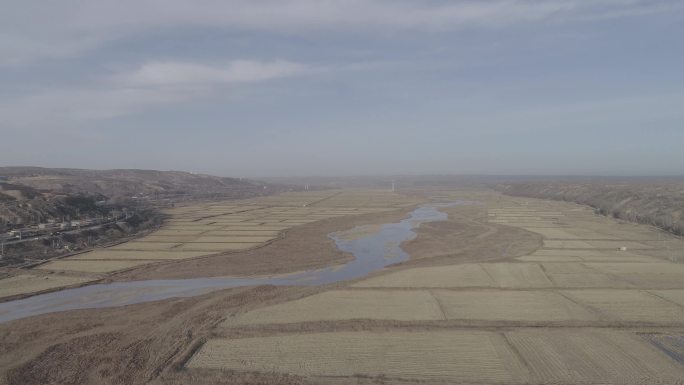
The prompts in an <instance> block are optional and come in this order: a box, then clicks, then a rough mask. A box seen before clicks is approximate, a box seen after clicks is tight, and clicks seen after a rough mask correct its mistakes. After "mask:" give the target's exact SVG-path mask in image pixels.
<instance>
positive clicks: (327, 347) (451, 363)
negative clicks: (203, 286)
mask: <svg viewBox="0 0 684 385" xmlns="http://www.w3.org/2000/svg"><path fill="white" fill-rule="evenodd" d="M187 366H188V367H189V368H208V369H229V370H239V371H262V372H278V373H291V374H297V375H313V376H354V375H364V376H386V377H389V378H408V379H433V380H436V379H443V380H447V381H473V380H477V381H484V382H496V383H510V382H522V381H524V380H525V379H526V377H527V373H526V370H525V369H524V366H523V365H522V363H521V362H520V361H519V360H518V359H517V358H516V357H515V355H514V354H513V353H512V352H511V351H510V350H509V348H508V346H507V345H506V342H505V341H504V340H503V338H502V337H501V335H499V334H497V333H491V332H480V331H435V332H376V333H373V332H336V333H313V334H299V335H286V336H276V337H261V338H243V339H233V340H229V339H214V340H209V341H208V342H207V343H206V344H205V345H204V346H203V347H202V348H201V349H200V350H199V352H197V353H196V354H195V356H194V357H192V359H191V360H190V361H189V362H188V364H187Z"/></svg>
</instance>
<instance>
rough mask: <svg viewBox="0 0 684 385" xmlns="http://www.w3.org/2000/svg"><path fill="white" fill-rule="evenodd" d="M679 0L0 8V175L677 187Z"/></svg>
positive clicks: (682, 133)
mask: <svg viewBox="0 0 684 385" xmlns="http://www.w3.org/2000/svg"><path fill="white" fill-rule="evenodd" d="M683 36H684V3H683V2H681V1H676V0H652V1H646V0H593V1H588V0H548V1H537V0H517V1H514V0H490V1H442V0H417V1H407V0H396V1H389V0H382V1H371V0H324V1H321V0H283V1H275V0H267V1H261V2H255V1H243V0H233V1H217V0H205V1H194V2H188V1H180V0H167V1H163V2H161V1H154V0H142V1H131V0H122V1H106V0H98V1H81V0H67V1H60V2H50V3H46V2H39V1H35V0H25V1H8V2H5V4H3V12H2V13H0V166H11V165H34V166H43V167H70V168H97V169H109V168H142V169H160V170H170V169H175V170H184V171H191V172H197V173H208V174H215V175H223V176H244V177H266V176H279V175H282V176H302V175H324V176H330V175H376V174H404V175H405V174H426V173H427V174H526V175H535V174H540V175H541V174H545V175H558V174H563V175H569V174H573V175H681V174H682V173H683V172H682V170H684V151H682V143H684V128H683V127H682V122H684V108H682V106H684V66H682V62H683V61H684V50H682V49H681V46H682V43H681V40H682V37H683Z"/></svg>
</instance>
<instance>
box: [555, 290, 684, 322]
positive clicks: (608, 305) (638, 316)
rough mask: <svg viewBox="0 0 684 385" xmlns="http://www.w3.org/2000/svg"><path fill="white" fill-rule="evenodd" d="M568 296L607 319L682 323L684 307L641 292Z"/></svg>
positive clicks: (577, 292) (584, 292)
mask: <svg viewBox="0 0 684 385" xmlns="http://www.w3.org/2000/svg"><path fill="white" fill-rule="evenodd" d="M564 293H565V295H567V296H568V297H570V298H572V299H573V300H575V301H576V302H578V303H580V304H583V305H587V306H590V307H591V308H593V309H596V310H597V311H598V312H599V313H600V314H602V315H603V316H604V317H605V318H606V319H610V320H615V321H626V322H647V323H654V324H673V323H674V324H683V323H684V308H682V307H681V306H679V305H675V304H672V303H670V302H668V301H665V300H663V299H661V298H659V297H657V296H655V295H653V294H650V293H648V292H645V291H640V290H568V291H564Z"/></svg>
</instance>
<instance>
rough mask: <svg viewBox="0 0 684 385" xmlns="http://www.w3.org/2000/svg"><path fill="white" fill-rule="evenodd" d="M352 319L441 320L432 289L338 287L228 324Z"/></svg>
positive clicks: (260, 311) (239, 316)
mask: <svg viewBox="0 0 684 385" xmlns="http://www.w3.org/2000/svg"><path fill="white" fill-rule="evenodd" d="M349 319H388V320H400V321H417V320H441V319H444V315H443V314H442V311H441V310H440V307H439V304H438V302H437V301H436V300H435V298H434V297H433V296H432V294H430V292H429V291H426V290H420V291H408V292H407V291H389V290H382V291H380V290H334V291H327V292H324V293H321V294H316V295H313V296H311V297H306V298H302V299H299V300H297V301H293V302H288V303H286V304H282V305H276V306H271V307H266V308H262V309H257V310H254V311H252V312H249V313H247V314H244V315H238V316H236V317H234V318H229V319H228V320H226V322H225V324H224V325H225V326H232V325H254V324H268V323H293V322H308V321H330V320H349Z"/></svg>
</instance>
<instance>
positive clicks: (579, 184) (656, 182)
mask: <svg viewBox="0 0 684 385" xmlns="http://www.w3.org/2000/svg"><path fill="white" fill-rule="evenodd" d="M496 189H497V190H499V191H501V192H503V193H505V194H508V195H514V196H525V197H532V198H544V199H556V200H564V201H570V202H576V203H580V204H585V205H589V206H591V207H594V208H595V209H596V210H597V212H600V213H601V214H603V215H607V216H612V217H615V218H620V219H624V220H628V221H632V222H636V223H642V224H649V225H653V226H657V227H660V228H662V229H664V230H666V231H669V232H671V233H673V234H677V235H684V178H676V177H672V178H665V177H663V178H655V177H654V178H622V179H620V178H605V179H601V178H593V179H591V180H584V181H582V180H572V181H560V180H556V181H538V182H525V183H516V182H512V183H502V184H498V185H497V186H496Z"/></svg>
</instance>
